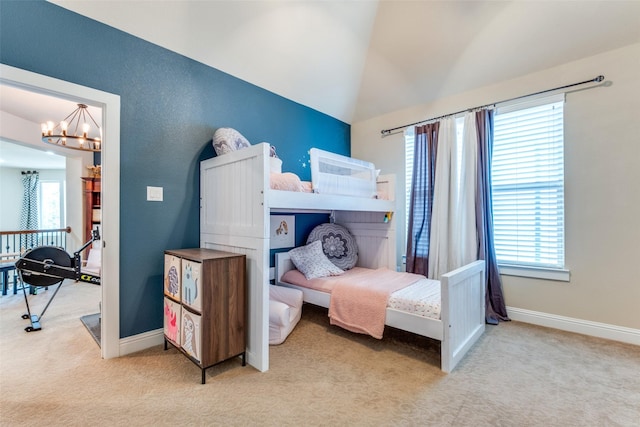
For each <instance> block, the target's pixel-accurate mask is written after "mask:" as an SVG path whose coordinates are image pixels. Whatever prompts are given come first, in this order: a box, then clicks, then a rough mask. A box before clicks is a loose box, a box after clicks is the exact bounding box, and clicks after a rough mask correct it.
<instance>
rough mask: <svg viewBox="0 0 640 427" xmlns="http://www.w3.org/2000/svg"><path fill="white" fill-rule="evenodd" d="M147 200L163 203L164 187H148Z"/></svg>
mask: <svg viewBox="0 0 640 427" xmlns="http://www.w3.org/2000/svg"><path fill="white" fill-rule="evenodd" d="M147 200H148V201H151V202H161V201H162V187H149V186H147Z"/></svg>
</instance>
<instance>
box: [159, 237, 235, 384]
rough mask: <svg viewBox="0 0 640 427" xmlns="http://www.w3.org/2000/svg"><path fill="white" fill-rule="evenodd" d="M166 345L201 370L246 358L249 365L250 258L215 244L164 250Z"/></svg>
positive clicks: (203, 372) (203, 380)
mask: <svg viewBox="0 0 640 427" xmlns="http://www.w3.org/2000/svg"><path fill="white" fill-rule="evenodd" d="M164 263H165V265H164V348H165V350H166V349H167V348H168V344H171V345H172V346H174V347H176V348H177V349H179V350H180V351H181V352H182V353H183V354H185V355H186V356H187V357H188V358H189V359H190V360H191V361H192V362H193V363H195V364H196V365H198V366H199V367H200V369H201V370H202V384H204V383H205V379H206V377H205V370H206V369H207V368H210V367H211V366H213V365H216V364H218V363H220V362H223V361H225V360H228V359H231V358H235V357H238V356H240V357H242V366H245V365H246V355H245V351H246V341H247V338H246V335H247V327H246V319H247V280H246V257H245V255H240V254H236V253H230V252H222V251H216V250H212V249H202V248H194V249H175V250H166V251H165V252H164Z"/></svg>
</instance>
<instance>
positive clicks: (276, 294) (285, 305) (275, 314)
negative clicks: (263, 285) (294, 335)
mask: <svg viewBox="0 0 640 427" xmlns="http://www.w3.org/2000/svg"><path fill="white" fill-rule="evenodd" d="M301 315H302V291H300V290H298V289H292V288H286V287H284V286H274V285H269V344H271V345H277V344H282V343H283V342H284V340H285V339H286V338H287V337H288V336H289V334H290V333H291V331H293V328H295V326H296V325H297V324H298V321H299V320H300V316H301Z"/></svg>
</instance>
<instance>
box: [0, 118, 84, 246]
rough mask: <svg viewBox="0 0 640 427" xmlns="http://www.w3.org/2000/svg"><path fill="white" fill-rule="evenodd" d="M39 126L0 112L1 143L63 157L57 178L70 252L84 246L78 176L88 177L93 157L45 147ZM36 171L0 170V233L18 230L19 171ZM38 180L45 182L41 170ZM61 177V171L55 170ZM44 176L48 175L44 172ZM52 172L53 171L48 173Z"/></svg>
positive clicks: (20, 194)
mask: <svg viewBox="0 0 640 427" xmlns="http://www.w3.org/2000/svg"><path fill="white" fill-rule="evenodd" d="M34 135H40V125H39V124H37V123H33V122H30V121H28V120H25V119H22V118H20V117H16V116H14V115H12V114H9V113H7V112H5V111H0V136H1V137H2V138H4V139H5V140H8V141H12V142H17V143H19V144H21V145H24V146H27V147H31V148H34V149H39V150H42V149H45V150H46V151H53V152H55V153H56V154H59V155H62V156H64V157H66V159H67V160H66V175H64V176H62V177H60V179H61V180H63V181H66V195H67V203H66V206H65V210H66V216H67V222H66V224H64V225H63V226H65V227H66V226H70V227H71V234H70V235H68V236H67V249H68V250H69V251H74V250H75V249H76V248H78V247H80V246H81V245H82V244H83V243H84V239H85V237H84V235H83V231H82V230H83V227H84V225H83V219H82V215H83V214H82V208H83V198H82V197H83V188H82V180H81V179H80V177H81V176H88V170H87V168H86V166H88V165H92V164H93V154H92V153H90V152H86V153H85V152H81V151H77V150H69V149H66V148H60V147H54V146H51V145H47V146H45V145H44V144H43V143H42V141H40V138H39V137H35V138H34ZM32 169H36V168H32V167H24V168H20V169H17V168H7V167H4V168H2V167H0V183H1V185H0V230H2V231H13V230H18V229H19V228H20V227H19V225H20V209H21V207H22V176H21V174H20V172H21V171H22V170H32ZM37 170H38V171H40V172H42V173H43V174H44V175H43V174H41V176H40V178H41V179H45V176H46V174H45V170H43V169H37ZM58 172H59V173H62V174H65V172H64V171H58ZM47 173H48V172H47ZM52 173H53V172H52Z"/></svg>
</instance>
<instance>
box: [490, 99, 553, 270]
mask: <svg viewBox="0 0 640 427" xmlns="http://www.w3.org/2000/svg"><path fill="white" fill-rule="evenodd" d="M563 104H564V95H561V96H554V97H546V98H542V99H536V100H534V101H532V102H528V103H521V104H517V105H511V106H506V107H502V108H499V109H498V110H497V111H496V114H495V119H494V143H493V159H492V165H491V175H492V176H491V180H492V192H493V220H494V233H495V249H496V255H497V258H498V262H499V263H500V264H501V265H518V266H532V267H545V268H564V137H563V133H564V129H563V128H564V125H563Z"/></svg>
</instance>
